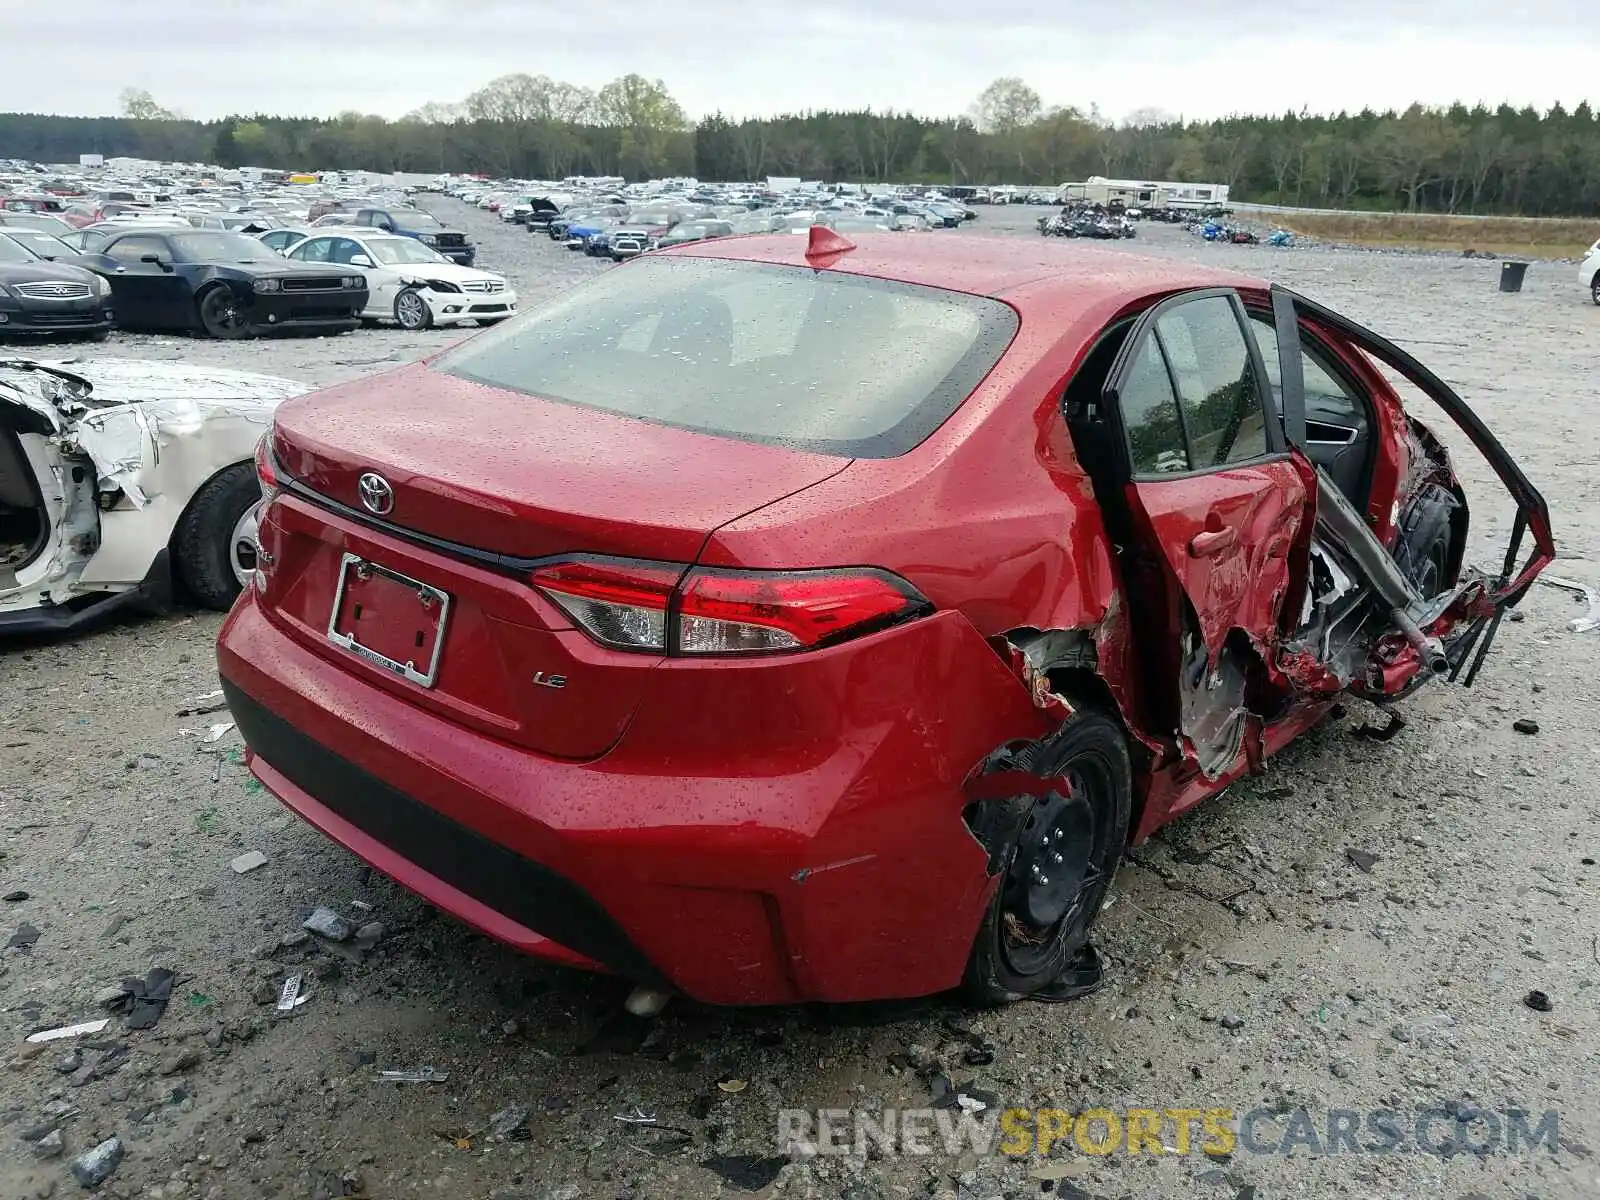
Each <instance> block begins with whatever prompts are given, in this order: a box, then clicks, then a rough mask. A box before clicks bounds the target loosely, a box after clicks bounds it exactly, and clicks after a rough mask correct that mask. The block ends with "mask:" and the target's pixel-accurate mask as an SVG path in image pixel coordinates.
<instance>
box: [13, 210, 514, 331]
mask: <svg viewBox="0 0 1600 1200" xmlns="http://www.w3.org/2000/svg"><path fill="white" fill-rule="evenodd" d="M0 215H3V218H4V220H3V222H0V336H5V335H33V336H40V335H46V336H48V335H61V334H69V335H75V336H79V337H90V338H103V337H105V336H106V335H107V334H108V333H109V332H110V331H111V329H112V328H113V327H114V326H115V327H120V328H123V329H129V330H136V331H141V330H142V331H155V330H187V331H191V332H196V333H203V334H205V335H207V336H210V337H217V338H239V337H246V336H249V335H251V334H255V333H260V332H264V331H279V330H286V331H287V330H304V331H312V332H319V333H338V332H344V331H347V330H350V329H354V328H356V327H357V326H358V325H360V324H361V323H362V322H364V321H366V322H376V321H394V322H396V323H397V324H399V325H401V326H402V327H403V328H406V329H426V328H428V327H429V326H432V325H446V324H457V323H460V322H463V321H478V322H480V323H484V324H492V323H494V322H495V321H499V320H504V319H505V318H506V317H509V316H511V315H512V314H513V313H514V312H515V311H516V305H517V298H516V293H515V292H514V291H513V290H512V289H511V288H510V286H509V285H508V284H507V283H506V281H505V279H504V277H503V276H500V275H497V274H495V273H493V272H489V271H481V270H477V269H475V268H474V267H473V266H472V263H473V261H474V259H475V257H476V249H475V247H474V246H473V245H472V243H471V242H470V240H468V239H467V237H466V235H465V234H463V233H460V232H459V231H455V230H451V229H448V228H446V227H445V226H444V225H443V224H441V223H440V222H439V221H438V220H437V219H436V218H434V217H432V216H431V215H430V214H428V213H425V212H423V211H422V210H420V209H415V208H409V207H403V206H393V207H390V208H384V209H378V208H362V209H358V210H356V211H354V212H352V213H349V214H341V216H340V218H339V219H341V220H343V221H346V222H349V223H348V224H332V225H326V226H320V225H319V226H310V227H296V228H289V227H281V228H272V229H268V230H266V231H265V232H258V233H256V235H255V236H251V235H250V234H247V233H244V232H235V231H233V230H228V229H220V228H198V227H196V226H195V225H193V224H191V223H189V222H186V221H183V220H179V219H171V218H163V217H160V216H157V215H153V214H146V215H143V216H141V217H140V218H138V219H121V220H117V221H113V222H107V223H104V224H102V225H98V226H91V227H87V228H84V229H79V230H56V231H52V229H51V226H50V225H49V224H48V222H51V221H55V220H57V219H58V218H56V217H54V216H53V215H51V214H43V213H37V212H26V213H19V212H6V213H4V214H0ZM274 224H277V223H276V222H274Z"/></svg>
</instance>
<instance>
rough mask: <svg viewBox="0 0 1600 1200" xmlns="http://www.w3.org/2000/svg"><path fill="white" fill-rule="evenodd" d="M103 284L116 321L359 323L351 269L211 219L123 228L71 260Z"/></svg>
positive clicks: (263, 327)
mask: <svg viewBox="0 0 1600 1200" xmlns="http://www.w3.org/2000/svg"><path fill="white" fill-rule="evenodd" d="M77 261H78V262H80V263H82V264H83V265H84V266H85V267H88V268H89V270H91V271H93V272H95V273H96V274H98V275H100V276H102V277H103V278H105V279H106V280H108V281H109V282H110V284H111V291H112V295H113V297H114V298H115V301H116V310H117V324H118V325H120V326H121V327H122V328H124V329H198V330H201V331H203V332H205V333H207V334H209V335H210V336H212V337H217V338H239V337H247V336H249V335H251V334H255V333H263V332H266V331H268V330H277V329H286V330H291V329H298V330H306V331H309V332H315V333H339V332H343V331H344V330H348V329H354V328H356V327H357V326H358V325H360V324H361V310H362V309H364V308H366V306H367V281H366V277H365V276H363V275H362V274H361V272H359V271H350V270H348V269H341V268H339V267H337V266H334V267H327V266H319V267H313V266H305V265H302V264H299V263H292V262H289V261H288V260H287V259H284V258H282V257H280V256H279V255H277V254H274V253H273V252H272V251H271V250H270V249H268V248H267V247H266V246H263V245H262V244H261V243H260V242H258V241H256V239H255V238H252V237H246V236H245V235H244V234H242V233H228V232H225V231H223V230H212V229H195V230H183V229H137V228H132V229H129V230H128V231H127V232H126V233H119V234H117V235H115V236H114V237H112V238H111V239H110V240H109V241H107V242H106V244H105V245H104V246H102V247H101V248H100V250H99V252H98V253H96V254H86V255H84V256H82V257H81V258H79V259H78V260H77Z"/></svg>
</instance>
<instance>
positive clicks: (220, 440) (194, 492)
mask: <svg viewBox="0 0 1600 1200" xmlns="http://www.w3.org/2000/svg"><path fill="white" fill-rule="evenodd" d="M310 390H311V389H310V387H309V386H307V385H305V384H301V383H297V382H295V381H293V380H289V379H279V378H275V377H273V376H270V375H257V374H253V373H251V372H247V371H229V370H223V369H220V368H212V367H191V366H185V365H182V364H180V363H172V362H149V361H143V360H139V359H113V358H99V359H82V360H74V361H70V362H43V361H36V360H33V359H24V358H6V357H4V356H0V634H5V633H24V632H26V633H47V632H63V631H68V630H73V629H76V628H79V627H81V626H83V625H85V624H87V623H89V622H90V621H93V620H97V619H99V618H100V617H102V616H104V615H106V614H107V613H109V612H111V611H112V610H115V609H118V608H121V607H123V606H125V605H126V606H132V607H140V608H143V609H145V610H146V611H152V612H162V611H165V610H166V609H167V608H168V607H169V606H170V604H171V601H172V599H173V596H174V594H175V592H176V591H177V589H178V588H180V587H181V588H182V589H183V591H184V592H186V593H187V594H188V595H189V596H190V597H191V598H192V599H194V600H195V601H197V602H198V603H200V604H202V605H204V606H205V607H207V608H214V609H218V610H223V609H226V608H227V607H228V606H229V605H231V604H232V603H233V600H234V597H235V596H237V595H238V594H239V591H240V589H241V587H242V586H243V585H244V582H245V580H246V579H247V578H248V576H249V574H250V572H252V571H253V570H254V569H255V544H256V527H255V520H256V513H257V508H258V506H259V503H260V500H261V489H260V485H259V484H258V483H257V481H256V474H255V462H254V459H255V451H256V446H257V444H258V443H259V442H260V440H261V435H262V434H263V433H265V432H266V430H267V427H268V425H269V424H270V422H271V420H272V413H273V410H274V409H275V408H276V407H277V406H278V404H279V403H280V402H282V401H283V400H286V399H288V398H289V397H291V396H297V395H300V394H301V393H302V392H307V391H310Z"/></svg>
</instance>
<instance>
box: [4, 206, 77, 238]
mask: <svg viewBox="0 0 1600 1200" xmlns="http://www.w3.org/2000/svg"><path fill="white" fill-rule="evenodd" d="M13 228H21V229H36V230H38V231H40V232H41V233H49V234H53V235H55V236H56V237H61V236H63V235H65V234H68V233H71V232H72V226H71V225H68V224H67V223H66V222H65V221H63V220H62V219H61V218H60V217H57V216H52V215H51V214H49V213H35V212H5V213H0V229H13Z"/></svg>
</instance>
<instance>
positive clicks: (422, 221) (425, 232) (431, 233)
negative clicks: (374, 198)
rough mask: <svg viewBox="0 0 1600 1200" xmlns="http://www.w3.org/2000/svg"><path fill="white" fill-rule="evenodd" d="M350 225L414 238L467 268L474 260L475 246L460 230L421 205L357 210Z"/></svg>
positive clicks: (476, 250) (475, 255) (475, 257)
mask: <svg viewBox="0 0 1600 1200" xmlns="http://www.w3.org/2000/svg"><path fill="white" fill-rule="evenodd" d="M347 223H348V224H350V225H368V226H371V227H372V228H374V229H381V230H383V232H384V233H394V234H398V235H399V236H401V237H408V238H416V239H417V241H419V242H421V243H422V244H423V245H424V246H427V247H428V248H429V249H431V250H437V251H438V252H439V253H440V254H442V255H444V256H445V257H446V258H448V259H449V260H450V261H451V262H455V263H460V264H461V265H462V266H463V267H470V266H471V265H472V264H473V262H474V261H476V259H477V255H478V249H477V247H476V246H474V245H473V244H472V243H471V242H470V241H469V240H468V239H467V235H466V234H464V233H462V232H461V231H460V230H459V229H448V228H446V227H445V226H444V225H443V224H441V223H440V221H439V218H438V217H435V216H434V215H433V214H432V213H425V212H423V211H422V210H421V209H420V208H363V209H359V210H357V212H356V215H355V219H354V220H352V221H349V222H347Z"/></svg>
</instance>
